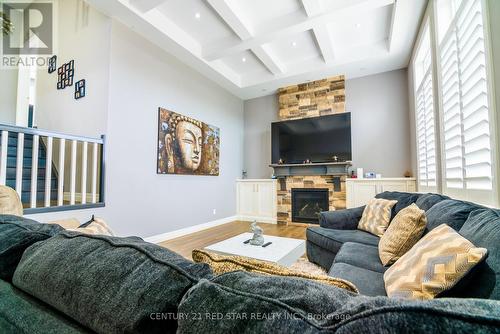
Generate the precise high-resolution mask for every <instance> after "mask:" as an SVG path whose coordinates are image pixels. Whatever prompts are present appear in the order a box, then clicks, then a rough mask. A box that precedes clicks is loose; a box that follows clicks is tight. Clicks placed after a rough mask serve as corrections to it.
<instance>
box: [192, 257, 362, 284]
mask: <svg viewBox="0 0 500 334" xmlns="http://www.w3.org/2000/svg"><path fill="white" fill-rule="evenodd" d="M192 257H193V261H194V262H201V263H206V264H208V265H209V266H210V267H211V268H212V270H213V272H214V273H215V274H217V275H220V274H224V273H227V272H231V271H237V270H243V271H248V272H254V273H260V274H266V275H277V276H290V277H299V278H306V279H310V280H313V281H316V282H319V283H324V284H328V285H333V286H336V287H339V288H342V289H346V290H348V291H351V292H354V293H359V291H358V289H357V288H356V286H355V285H354V284H352V283H351V282H349V281H346V280H343V279H340V278H333V277H330V276H327V275H312V274H307V273H303V272H299V271H294V270H290V269H288V268H286V267H283V266H280V265H278V264H274V263H271V262H266V261H261V260H255V259H252V258H249V257H244V256H234V255H219V254H215V253H213V252H207V251H204V250H199V249H195V250H193V253H192Z"/></svg>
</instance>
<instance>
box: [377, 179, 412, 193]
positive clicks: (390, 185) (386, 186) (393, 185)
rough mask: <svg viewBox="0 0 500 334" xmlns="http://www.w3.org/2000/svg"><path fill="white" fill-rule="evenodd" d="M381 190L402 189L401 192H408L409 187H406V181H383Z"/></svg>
mask: <svg viewBox="0 0 500 334" xmlns="http://www.w3.org/2000/svg"><path fill="white" fill-rule="evenodd" d="M380 186H381V189H380V190H381V191H380V192H384V191H401V192H407V191H408V189H407V187H406V181H401V182H390V183H381V185H380Z"/></svg>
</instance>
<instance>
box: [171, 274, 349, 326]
mask: <svg viewBox="0 0 500 334" xmlns="http://www.w3.org/2000/svg"><path fill="white" fill-rule="evenodd" d="M352 296H354V294H352V293H350V292H348V291H346V290H344V289H340V288H337V287H333V286H329V285H324V284H320V283H316V282H312V281H309V280H305V279H300V278H289V277H271V276H264V275H259V274H256V273H248V272H241V271H235V272H231V273H227V274H223V275H220V276H217V277H215V278H214V279H212V280H211V281H208V280H201V281H200V282H199V283H198V284H197V285H196V286H195V287H193V288H192V289H191V290H190V291H189V292H188V293H187V294H186V296H185V297H184V298H183V300H182V302H181V304H180V305H179V313H180V314H185V315H186V317H184V318H183V319H179V331H178V332H179V333H204V334H205V333H208V334H211V333H269V332H272V333H320V332H321V333H322V332H323V331H325V332H326V331H327V327H328V326H329V325H332V324H334V323H335V322H338V321H340V320H341V319H342V318H343V315H342V314H337V313H336V310H337V309H340V308H342V306H343V305H344V304H345V303H347V302H348V301H349V300H350V298H351V297H352ZM197 314H200V315H201V316H200V317H198V316H197ZM217 315H222V316H221V317H219V318H217ZM327 315H331V316H329V317H327ZM322 330H323V331H322Z"/></svg>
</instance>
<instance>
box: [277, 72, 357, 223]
mask: <svg viewBox="0 0 500 334" xmlns="http://www.w3.org/2000/svg"><path fill="white" fill-rule="evenodd" d="M278 98H279V108H280V109H279V112H278V116H279V119H280V120H281V121H284V120H291V119H301V118H308V117H321V116H325V115H331V114H336V113H342V112H345V77H344V76H343V75H339V76H336V77H331V78H327V79H323V80H317V81H312V82H307V83H303V84H299V85H293V86H288V87H284V88H281V89H280V90H279V91H278ZM348 166H350V162H347V163H340V164H339V165H338V166H336V164H335V163H330V164H307V165H297V166H286V165H281V166H280V165H271V167H273V168H274V171H275V175H276V176H277V177H278V187H277V199H278V203H277V204H278V205H277V208H278V213H277V221H278V224H286V225H287V224H291V223H293V222H292V189H293V188H301V189H304V188H311V189H328V195H329V196H328V197H329V206H330V208H329V209H330V211H332V210H340V209H345V208H346V183H345V179H346V176H347V167H348ZM297 174H300V175H297ZM302 174H303V175H302ZM334 178H340V180H338V179H337V182H335V183H337V184H338V183H340V189H338V188H339V187H336V188H337V191H335V189H334V188H335V187H334ZM338 181H340V182H338Z"/></svg>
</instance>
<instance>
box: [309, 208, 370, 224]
mask: <svg viewBox="0 0 500 334" xmlns="http://www.w3.org/2000/svg"><path fill="white" fill-rule="evenodd" d="M364 210H365V207H364V206H360V207H358V208H352V209H345V210H338V211H325V212H321V213H320V214H319V226H321V227H324V228H331V229H335V230H355V229H356V228H357V227H358V223H359V220H360V219H361V216H362V215H363V211H364Z"/></svg>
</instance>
